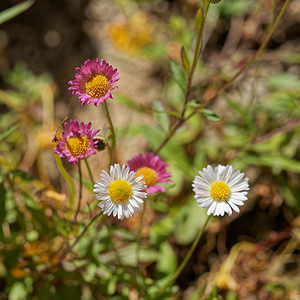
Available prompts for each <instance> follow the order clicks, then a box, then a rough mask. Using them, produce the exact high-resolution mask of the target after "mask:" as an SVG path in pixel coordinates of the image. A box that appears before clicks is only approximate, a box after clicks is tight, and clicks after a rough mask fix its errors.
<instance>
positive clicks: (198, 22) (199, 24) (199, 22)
mask: <svg viewBox="0 0 300 300" xmlns="http://www.w3.org/2000/svg"><path fill="white" fill-rule="evenodd" d="M203 20H204V17H203V10H202V8H199V9H198V11H197V15H196V29H197V32H198V34H201V33H202V26H203Z"/></svg>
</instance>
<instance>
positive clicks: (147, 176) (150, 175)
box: [136, 167, 157, 187]
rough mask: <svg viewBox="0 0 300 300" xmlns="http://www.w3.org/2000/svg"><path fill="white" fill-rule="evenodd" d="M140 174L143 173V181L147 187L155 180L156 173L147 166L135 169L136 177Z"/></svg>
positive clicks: (153, 183)
mask: <svg viewBox="0 0 300 300" xmlns="http://www.w3.org/2000/svg"><path fill="white" fill-rule="evenodd" d="M141 175H144V177H143V179H142V180H143V181H145V184H146V186H147V187H150V186H153V185H155V184H156V182H157V174H156V172H155V171H154V170H153V169H151V168H148V167H143V168H139V169H138V170H137V171H136V177H139V176H141Z"/></svg>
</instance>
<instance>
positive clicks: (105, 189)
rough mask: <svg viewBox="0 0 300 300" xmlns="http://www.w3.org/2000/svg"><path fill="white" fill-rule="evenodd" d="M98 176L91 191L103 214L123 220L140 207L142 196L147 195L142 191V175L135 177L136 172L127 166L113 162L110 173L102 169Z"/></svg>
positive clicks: (143, 186)
mask: <svg viewBox="0 0 300 300" xmlns="http://www.w3.org/2000/svg"><path fill="white" fill-rule="evenodd" d="M100 178H101V179H100V180H98V181H97V183H96V184H95V185H94V190H93V191H94V193H96V198H97V200H100V203H99V204H98V206H99V207H100V208H101V209H102V211H103V214H105V215H108V216H110V215H111V214H112V215H113V216H114V217H115V216H117V217H118V219H121V220H123V219H124V217H126V218H129V217H132V216H133V215H134V213H135V212H137V211H139V210H140V209H141V207H140V204H142V203H143V200H142V198H146V197H147V194H146V193H145V192H143V190H144V189H145V188H146V186H145V184H144V183H145V182H144V181H141V180H142V178H143V176H139V177H137V178H136V173H135V172H133V171H130V169H129V167H128V166H125V165H123V166H122V167H121V166H120V165H119V164H114V165H113V166H110V174H108V173H107V172H105V171H104V170H103V171H102V173H101V175H100Z"/></svg>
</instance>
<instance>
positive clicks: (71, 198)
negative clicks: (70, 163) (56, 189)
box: [55, 154, 75, 209]
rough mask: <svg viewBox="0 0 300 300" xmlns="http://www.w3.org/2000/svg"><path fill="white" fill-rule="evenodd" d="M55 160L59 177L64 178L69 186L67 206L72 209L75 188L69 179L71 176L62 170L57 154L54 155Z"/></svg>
mask: <svg viewBox="0 0 300 300" xmlns="http://www.w3.org/2000/svg"><path fill="white" fill-rule="evenodd" d="M55 160H56V164H57V167H58V170H59V171H60V173H61V175H62V176H63V177H64V178H65V180H66V181H67V183H68V185H69V189H70V199H69V206H70V209H73V208H74V199H75V186H74V182H73V179H72V178H71V176H70V175H69V174H68V172H67V171H66V169H65V168H64V166H63V164H62V161H61V159H60V157H59V155H58V154H55Z"/></svg>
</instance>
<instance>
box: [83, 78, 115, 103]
mask: <svg viewBox="0 0 300 300" xmlns="http://www.w3.org/2000/svg"><path fill="white" fill-rule="evenodd" d="M84 88H85V91H86V93H87V94H88V95H90V96H91V97H93V98H101V97H103V96H105V95H106V94H107V92H108V90H109V88H110V84H109V81H108V79H107V77H106V76H104V75H102V74H97V75H93V76H92V77H91V78H90V79H89V80H88V81H87V82H86V83H85V84H84Z"/></svg>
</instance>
